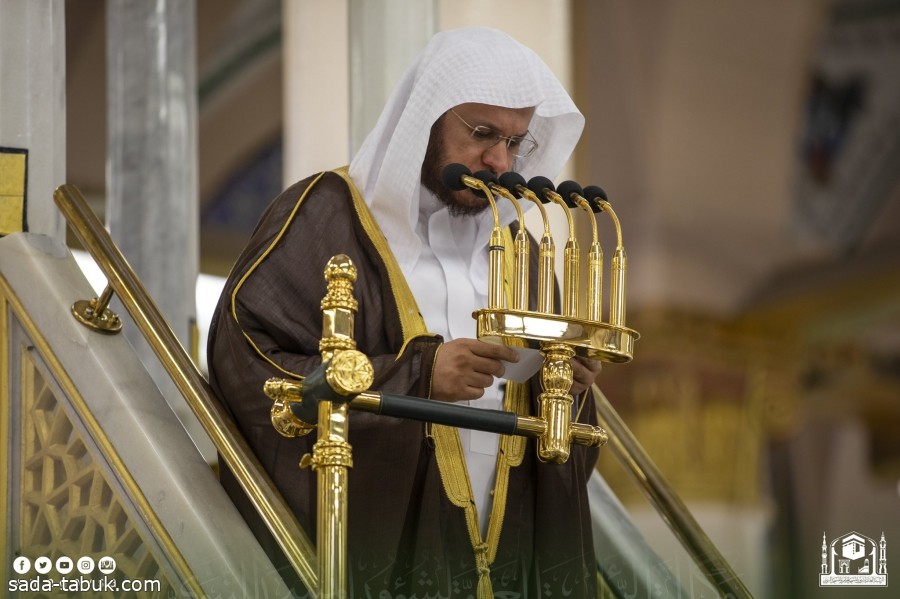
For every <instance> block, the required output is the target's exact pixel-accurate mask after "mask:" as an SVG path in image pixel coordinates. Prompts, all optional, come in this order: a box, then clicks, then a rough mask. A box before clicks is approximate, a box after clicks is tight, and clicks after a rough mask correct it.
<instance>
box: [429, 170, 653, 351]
mask: <svg viewBox="0 0 900 599" xmlns="http://www.w3.org/2000/svg"><path fill="white" fill-rule="evenodd" d="M443 181H444V184H445V185H447V187H449V188H450V189H453V190H461V189H465V188H471V189H473V190H475V191H476V193H479V195H482V196H484V197H486V198H487V199H488V201H489V202H490V206H491V210H492V211H493V216H494V227H493V229H492V231H491V239H490V243H489V256H490V258H489V260H490V265H489V285H488V305H487V308H486V309H485V310H479V311H478V312H476V319H478V321H479V337H492V336H498V337H515V338H520V339H525V340H526V341H532V342H533V343H535V344H539V343H540V342H543V341H565V342H568V343H571V344H573V345H575V346H577V347H578V352H577V353H578V354H579V355H584V356H586V357H589V358H593V359H598V360H603V361H606V362H627V361H630V360H631V358H632V357H633V349H634V341H635V340H636V339H638V338H639V337H640V335H639V334H638V333H637V332H636V331H634V330H632V329H629V328H627V327H626V326H625V277H626V271H627V259H626V255H625V248H624V246H623V245H622V227H621V225H620V224H619V219H618V217H617V216H616V213H615V211H614V210H613V208H612V205H611V204H610V203H609V200H608V199H607V196H606V193H605V192H604V191H603V189H601V188H600V187H597V186H595V185H593V186H589V187H586V188H582V187H581V186H580V185H579V184H578V183H575V182H574V181H565V182H564V183H561V184H560V185H559V188H556V187H555V186H554V185H553V183H552V182H551V181H550V180H549V179H547V178H546V177H533V178H532V179H531V180H530V181H528V182H527V183H526V181H525V179H524V178H523V177H522V176H521V175H520V174H518V173H513V172H509V173H504V174H503V175H500V177H499V179H498V178H497V177H495V176H494V175H493V174H491V173H489V172H487V171H482V172H479V173H475V174H474V175H473V174H472V173H471V172H470V171H469V169H467V168H466V167H465V166H463V165H460V164H451V165H448V166H447V167H446V168H445V169H444V172H443ZM495 196H499V197H502V198H504V199H505V200H508V201H510V202H512V203H513V206H514V207H515V209H516V213H517V215H518V220H519V231H518V233H517V234H516V237H515V239H514V241H513V251H514V259H513V262H512V264H513V273H512V274H511V280H512V290H513V292H512V297H505V294H504V281H505V280H506V279H507V277H509V276H510V273H508V272H506V260H505V252H506V248H505V247H504V245H503V242H502V229H501V227H500V218H499V212H498V210H497V204H496V200H495ZM520 200H528V201H530V202H532V203H534V204H536V205H537V207H538V209H539V211H540V215H541V220H542V223H543V234H542V235H541V237H540V245H539V249H538V279H539V280H538V286H537V294H538V297H537V300H536V302H535V305H536V310H534V311H529V309H528V306H529V297H528V289H529V273H528V256H529V252H530V247H529V246H530V241H529V236H528V234H527V233H526V227H525V223H524V221H523V217H522V208H521V205H520ZM549 203H554V204H557V205H559V206H560V207H561V208H563V210H564V213H565V215H566V219H567V222H568V239H567V241H566V245H565V248H564V250H563V252H564V254H563V273H562V285H561V288H562V289H561V292H562V306H561V307H560V308H557V307H556V306H555V305H554V285H553V282H554V265H555V259H556V258H555V254H556V248H555V244H554V241H553V236H552V234H551V230H550V223H549V220H548V217H547V211H546V210H545V208H544V204H549ZM570 209H574V210H576V211H578V210H581V211H583V212H585V213H586V214H587V215H588V218H589V219H590V223H591V231H592V240H591V245H590V249H589V251H588V256H587V262H588V263H587V272H588V281H587V290H586V293H584V294H582V289H581V285H580V280H579V279H580V272H581V268H580V264H581V250H580V248H579V244H578V239H577V238H576V235H575V220H574V219H575V217H574V216H573V214H572V210H570ZM599 213H604V214H607V215H608V216H609V217H610V219H612V222H613V225H614V226H615V230H616V248H615V251H614V253H613V257H612V264H611V267H610V276H611V279H612V283H611V285H610V298H609V306H610V308H609V318H608V320H607V321H604V320H603V318H602V313H603V297H602V296H603V269H604V263H603V260H604V257H603V248H602V247H601V245H600V240H599V236H598V233H597V221H596V216H595V215H597V214H599ZM582 297H584V298H585V300H586V301H585V302H584V304H583V303H582V301H581V298H582ZM498 321H499V322H498ZM492 331H494V332H496V335H491V334H490V332H492Z"/></svg>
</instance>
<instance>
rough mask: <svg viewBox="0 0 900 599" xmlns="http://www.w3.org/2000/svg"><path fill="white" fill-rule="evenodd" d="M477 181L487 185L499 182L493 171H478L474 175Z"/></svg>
mask: <svg viewBox="0 0 900 599" xmlns="http://www.w3.org/2000/svg"><path fill="white" fill-rule="evenodd" d="M472 176H473V177H475V178H476V179H480V180H481V182H482V183H484V184H485V185H490V184H491V183H496V182H497V176H496V175H494V173H492V172H491V171H478V172H477V173H475V174H474V175H472Z"/></svg>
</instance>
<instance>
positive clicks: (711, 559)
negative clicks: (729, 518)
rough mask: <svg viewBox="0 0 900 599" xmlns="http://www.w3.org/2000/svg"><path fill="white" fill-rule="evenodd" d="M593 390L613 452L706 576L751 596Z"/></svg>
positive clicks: (732, 593)
mask: <svg viewBox="0 0 900 599" xmlns="http://www.w3.org/2000/svg"><path fill="white" fill-rule="evenodd" d="M593 392H594V399H595V403H596V405H597V416H598V418H599V420H600V426H602V427H603V428H605V429H606V430H607V431H608V433H609V448H610V450H612V452H613V455H615V457H616V459H617V460H618V461H619V463H620V464H621V465H622V467H623V468H625V470H627V471H628V473H629V474H631V476H632V477H633V478H634V480H635V481H636V482H637V483H638V485H639V486H640V487H641V491H643V492H644V494H645V495H646V496H647V498H648V499H649V501H650V503H651V504H653V507H654V508H655V509H656V511H657V512H658V513H659V515H660V516H661V517H662V519H663V520H664V521H665V522H666V524H667V525H668V526H669V528H670V529H671V530H672V533H673V534H674V535H675V536H676V538H678V540H679V541H680V542H681V544H682V545H683V546H684V548H685V550H686V551H687V552H688V554H689V555H690V556H691V558H692V559H693V560H694V563H695V564H697V566H698V567H699V568H700V570H701V571H702V572H703V575H704V576H706V579H707V580H709V581H710V582H711V583H712V584H713V585H715V587H716V588H717V589H718V590H719V591H720V592H721V594H722V596H724V597H735V598H736V599H742V598H747V599H753V595H752V594H751V593H750V591H749V589H747V587H746V586H745V585H744V583H743V581H742V580H741V579H740V578H739V577H738V575H737V574H736V573H735V572H734V570H733V569H732V567H731V565H730V564H729V563H728V561H726V560H725V558H724V557H723V556H722V554H721V553H719V550H718V549H717V548H716V546H715V545H714V544H713V542H712V541H710V539H709V537H708V536H707V535H706V533H705V532H703V529H702V528H701V527H700V525H699V524H698V523H697V521H696V520H695V519H694V517H693V516H692V515H691V512H690V511H689V510H688V509H687V506H685V505H684V503H683V502H682V501H681V499H680V498H679V497H678V495H677V494H676V493H675V490H674V489H672V487H671V486H670V485H669V482H668V481H667V480H666V479H665V477H664V476H663V475H662V473H661V472H660V471H659V469H658V468H657V467H656V464H654V463H653V460H652V459H650V456H649V455H647V452H646V451H644V448H643V446H642V445H641V444H640V443H639V442H638V440H637V438H635V436H634V434H633V433H632V432H631V430H629V428H628V426H626V424H625V422H623V421H622V418H621V417H620V416H619V414H618V412H616V410H615V408H613V407H612V404H610V403H609V400H608V399H606V396H605V395H603V392H602V391H600V389H599V388H598V387H597V386H596V385H594V386H593Z"/></svg>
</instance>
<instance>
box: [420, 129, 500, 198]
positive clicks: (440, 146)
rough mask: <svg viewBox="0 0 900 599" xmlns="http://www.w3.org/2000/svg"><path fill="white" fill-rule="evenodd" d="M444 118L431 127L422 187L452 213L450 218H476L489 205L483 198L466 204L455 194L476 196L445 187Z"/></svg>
mask: <svg viewBox="0 0 900 599" xmlns="http://www.w3.org/2000/svg"><path fill="white" fill-rule="evenodd" d="M443 122H444V118H443V117H441V118H439V119H438V120H437V121H435V123H434V125H432V126H431V135H430V136H429V138H428V147H427V148H426V149H425V158H424V159H423V160H422V185H424V186H425V189H427V190H428V191H430V192H431V193H432V194H434V197H436V198H437V199H438V200H439V201H440V202H441V203H442V204H443V205H444V206H446V207H447V210H448V211H449V212H450V216H474V215H476V214H480V213H482V212H484V211H485V210H486V209H487V208H488V206H489V204H488V201H487V200H486V199H485V198H483V197H481V196H476V197H477V198H478V200H479V201H478V203H475V204H464V203H462V202H460V201H459V200H458V199H457V196H456V195H454V193H468V194H471V195H473V196H474V193H473V192H472V190H470V189H468V188H467V189H465V190H463V191H461V192H453V191H452V190H450V189H448V188H447V186H446V185H444V181H443V177H442V174H443V171H444V167H445V166H447V159H446V157H445V155H444V128H443Z"/></svg>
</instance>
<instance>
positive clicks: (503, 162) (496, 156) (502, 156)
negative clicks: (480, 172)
mask: <svg viewBox="0 0 900 599" xmlns="http://www.w3.org/2000/svg"><path fill="white" fill-rule="evenodd" d="M481 161H482V162H484V165H485V166H486V167H488V169H490V171H491V172H492V173H494V174H495V175H502V174H503V173H505V172H508V171H509V170H510V169H511V168H512V156H511V155H510V153H509V150H507V149H506V143H505V142H504V141H503V140H502V139H501V140H499V141H497V143H495V144H494V145H492V146H491V147H490V148H488V149H487V150H485V151H484V153H483V154H482V155H481Z"/></svg>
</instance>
